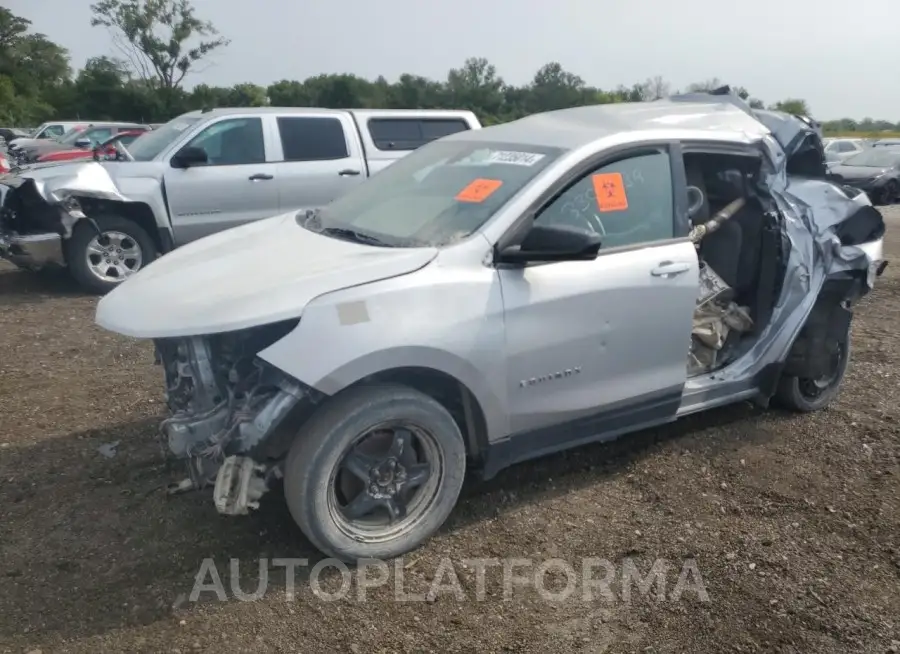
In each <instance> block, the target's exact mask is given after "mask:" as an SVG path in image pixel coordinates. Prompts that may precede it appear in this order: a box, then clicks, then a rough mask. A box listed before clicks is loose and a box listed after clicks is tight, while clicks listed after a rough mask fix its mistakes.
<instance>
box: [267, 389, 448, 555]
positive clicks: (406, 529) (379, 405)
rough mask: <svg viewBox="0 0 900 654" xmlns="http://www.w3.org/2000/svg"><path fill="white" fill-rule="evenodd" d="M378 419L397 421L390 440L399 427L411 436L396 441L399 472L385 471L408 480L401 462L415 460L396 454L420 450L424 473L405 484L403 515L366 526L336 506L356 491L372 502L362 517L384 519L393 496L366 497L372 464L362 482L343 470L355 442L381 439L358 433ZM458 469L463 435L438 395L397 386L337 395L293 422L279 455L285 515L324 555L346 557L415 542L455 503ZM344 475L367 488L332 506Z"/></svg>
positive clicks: (402, 550) (402, 548) (408, 547)
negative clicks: (423, 478)
mask: <svg viewBox="0 0 900 654" xmlns="http://www.w3.org/2000/svg"><path fill="white" fill-rule="evenodd" d="M385 423H400V424H401V427H403V429H400V430H399V431H397V432H394V433H393V434H391V436H390V437H389V438H386V439H385V440H386V441H390V442H391V443H393V444H396V443H397V441H398V438H400V437H399V436H398V434H402V433H403V432H404V431H406V432H408V433H409V434H411V435H412V436H411V438H410V439H409V441H410V442H416V443H417V447H414V448H404V449H405V451H404V453H403V454H402V455H401V456H400V457H399V460H400V461H401V463H398V464H397V466H398V467H397V470H403V471H404V472H402V473H394V472H391V473H390V474H391V476H393V475H394V474H397V475H398V477H396V478H397V479H399V478H401V477H402V476H403V475H406V476H407V478H408V479H409V480H411V479H412V478H413V476H414V472H409V473H407V472H406V469H407V468H408V470H409V471H415V470H417V469H420V468H421V467H422V464H421V463H419V464H417V466H416V467H413V466H412V465H408V462H404V458H403V457H406V456H411V455H412V454H416V455H417V456H418V455H421V454H422V453H423V452H431V454H432V460H430V469H431V475H430V476H429V478H428V481H427V482H424V483H422V485H421V486H418V487H413V488H412V489H410V490H407V491H405V492H406V493H409V494H411V502H410V505H409V512H408V513H407V514H406V516H405V518H404V517H402V516H401V518H399V519H396V520H397V521H396V522H395V523H394V526H393V527H392V526H391V524H387V525H382V526H377V525H376V526H366V525H364V524H363V523H362V522H361V521H355V520H351V519H350V518H348V517H346V515H345V513H344V511H346V510H348V509H349V508H350V507H351V506H352V505H353V503H354V502H356V501H359V500H360V498H363V501H368V502H369V503H372V502H376V503H377V508H376V509H375V510H374V511H373V512H372V514H371V516H369V517H368V518H367V519H369V520H373V521H374V520H375V516H376V515H377V516H378V517H379V518H381V519H382V520H384V521H386V519H387V515H388V511H387V506H388V504H389V503H390V502H392V501H393V500H390V499H387V500H385V499H384V498H380V499H378V500H373V499H371V498H372V496H371V495H370V494H369V492H368V489H370V488H376V489H380V488H383V487H381V486H378V487H376V486H375V482H374V481H373V480H374V479H375V477H372V476H371V475H373V474H375V473H373V472H372V470H373V469H367V470H368V474H369V475H370V476H369V478H368V479H369V481H367V482H365V483H363V482H361V481H358V480H357V477H359V478H362V477H361V476H359V475H357V474H351V473H350V472H349V470H351V469H352V470H354V471H355V470H358V468H356V467H354V466H352V465H350V464H349V463H348V462H350V461H351V459H353V454H354V453H356V452H359V451H360V448H364V447H368V445H366V444H367V443H368V444H372V443H376V444H377V441H378V439H379V438H382V437H380V436H377V435H375V436H371V437H366V436H363V440H362V441H360V437H361V435H365V434H367V433H371V432H370V430H371V429H372V428H373V427H375V426H379V425H384V424H385ZM423 434H425V435H427V436H423ZM426 441H427V447H426ZM373 447H374V446H373ZM417 448H418V449H417ZM389 454H390V453H389ZM379 456H380V455H379ZM426 458H427V457H426ZM373 460H374V459H373ZM381 460H382V461H384V459H381ZM342 464H343V465H342ZM348 466H349V467H348ZM404 466H406V468H404ZM392 469H393V468H392ZM465 472H466V447H465V443H464V441H463V436H462V434H461V433H460V429H459V426H458V425H457V424H456V421H455V420H454V419H453V417H452V416H451V415H450V413H449V412H448V411H447V410H446V409H445V408H444V407H443V406H442V405H441V404H440V403H439V402H437V401H436V400H434V399H433V398H431V397H430V396H428V395H425V394H424V393H420V392H419V391H416V390H414V389H412V388H409V387H407V386H403V385H398V384H384V385H378V386H364V387H359V388H353V389H349V390H347V391H345V392H344V393H343V394H341V395H338V396H337V397H335V398H334V399H333V400H332V401H331V402H329V403H328V404H326V405H325V406H323V407H322V408H321V409H320V410H319V411H318V412H317V413H316V414H314V415H313V416H312V417H311V418H310V420H309V421H308V422H307V423H306V424H305V425H304V426H303V427H302V428H301V431H300V433H299V434H298V435H297V437H296V439H295V440H294V443H293V445H292V446H291V449H290V451H289V452H288V455H287V458H286V461H285V467H284V494H285V500H286V501H287V505H288V509H289V510H290V512H291V516H292V517H293V518H294V520H295V521H296V523H297V525H298V526H299V527H300V529H301V531H302V532H303V534H304V535H305V536H306V537H307V538H308V539H309V540H310V542H311V543H312V544H313V545H314V546H315V547H316V548H317V549H319V550H320V551H321V552H323V553H324V554H326V555H328V556H331V557H334V558H336V559H340V560H342V561H346V562H355V561H357V560H359V559H364V558H374V559H379V560H385V559H391V558H394V557H397V556H400V555H403V554H406V553H407V552H410V551H412V550H414V549H416V548H417V547H418V546H419V545H421V544H422V543H423V542H424V541H425V540H427V539H428V538H430V537H431V536H432V535H433V534H434V533H435V532H436V531H437V530H438V529H439V528H440V527H441V525H442V524H443V523H444V521H445V520H446V519H447V517H448V516H449V515H450V512H451V511H452V510H453V507H454V506H455V505H456V501H457V499H458V498H459V493H460V490H461V489H462V485H463V480H464V477H465ZM348 477H349V482H350V483H357V484H359V485H360V486H365V487H366V489H367V490H364V491H362V492H361V493H360V494H358V495H357V494H356V493H351V494H348V495H347V497H348V498H349V497H351V496H352V497H354V500H348V502H347V505H346V506H345V507H340V506H339V500H340V498H339V493H340V489H339V486H341V485H342V483H347V481H348ZM378 483H382V480H380V479H379V481H378ZM401 489H402V487H401ZM382 502H383V503H384V504H383V505H382V504H381V503H382ZM395 508H396V507H395ZM379 530H380V531H379ZM392 530H393V532H392Z"/></svg>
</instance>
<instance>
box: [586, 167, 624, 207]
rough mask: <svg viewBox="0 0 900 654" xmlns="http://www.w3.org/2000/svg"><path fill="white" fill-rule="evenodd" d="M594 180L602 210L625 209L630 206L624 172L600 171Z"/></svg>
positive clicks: (598, 205) (595, 192) (598, 203)
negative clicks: (623, 176)
mask: <svg viewBox="0 0 900 654" xmlns="http://www.w3.org/2000/svg"><path fill="white" fill-rule="evenodd" d="M592 180H593V182H594V195H596V196H597V207H598V208H599V209H600V211H625V210H626V209H627V208H628V195H626V193H625V182H624V181H623V180H622V173H600V174H598V175H594V176H593V177H592Z"/></svg>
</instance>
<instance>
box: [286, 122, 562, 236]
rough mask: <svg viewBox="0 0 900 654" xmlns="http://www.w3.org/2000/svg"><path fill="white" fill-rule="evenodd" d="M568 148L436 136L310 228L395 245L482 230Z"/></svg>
mask: <svg viewBox="0 0 900 654" xmlns="http://www.w3.org/2000/svg"><path fill="white" fill-rule="evenodd" d="M563 152H565V150H563V149H560V148H547V147H538V146H532V145H525V144H521V143H516V144H512V143H493V142H482V141H466V140H449V141H444V140H440V141H434V142H432V143H429V144H428V145H425V146H423V147H421V148H419V149H418V150H416V151H414V152H412V153H410V154H408V155H406V156H405V157H403V158H402V159H399V160H397V162H395V163H393V164H391V165H390V166H388V167H387V168H385V169H384V170H382V171H381V172H379V173H377V174H375V175H373V176H372V178H371V179H369V180H368V181H367V182H365V183H364V184H359V185H358V186H355V187H354V188H353V189H352V190H351V191H349V192H347V193H346V194H344V195H342V196H340V197H339V198H338V199H336V200H335V201H333V202H332V203H331V204H329V205H327V206H326V207H324V208H323V209H322V210H321V211H319V212H318V213H316V214H315V215H311V216H310V217H309V218H308V219H305V220H303V219H301V220H300V221H299V222H300V223H301V224H302V225H303V226H304V227H306V228H307V229H310V230H312V231H318V232H321V233H323V234H326V235H328V234H329V232H330V233H331V235H334V236H336V237H338V238H342V237H343V238H353V235H352V234H348V232H347V231H346V230H352V232H354V233H355V235H356V237H357V240H360V241H366V242H370V243H372V244H375V245H386V246H391V247H423V246H435V247H440V246H444V245H450V244H451V243H455V242H457V241H459V240H461V239H464V238H466V237H467V236H469V235H470V234H472V233H474V232H475V231H477V230H478V229H479V228H480V227H481V226H482V225H483V224H484V223H485V222H487V221H488V219H489V218H491V216H493V215H494V214H495V213H496V212H497V211H498V210H499V209H500V207H502V206H503V205H504V204H506V202H507V201H509V200H510V198H512V197H513V195H515V194H516V193H517V192H519V191H520V190H521V189H523V188H524V187H525V186H526V185H527V184H528V183H529V182H530V181H531V180H532V179H534V178H535V177H536V176H537V175H538V173H540V172H541V171H542V170H544V169H545V168H546V167H547V166H548V165H549V164H550V163H551V162H553V161H554V160H556V159H557V158H558V157H559V156H560V155H561V154H562V153H563Z"/></svg>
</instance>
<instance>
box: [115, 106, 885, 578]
mask: <svg viewBox="0 0 900 654" xmlns="http://www.w3.org/2000/svg"><path fill="white" fill-rule="evenodd" d="M883 233H884V222H883V220H882V216H881V214H880V213H879V212H878V211H877V210H876V209H875V208H874V207H872V205H871V203H870V202H869V199H868V198H867V197H866V195H865V194H862V193H856V192H854V191H852V190H850V189H846V188H843V187H841V186H839V185H837V184H835V183H833V182H831V181H829V180H828V179H827V178H826V174H825V168H824V155H823V153H822V145H821V140H820V139H819V137H818V135H817V134H816V133H815V130H814V129H813V128H812V127H811V126H810V125H809V124H808V123H807V122H804V121H801V120H798V119H797V118H794V117H792V116H789V115H786V114H780V113H772V112H763V111H754V110H751V109H750V108H749V107H747V106H746V105H745V104H744V103H743V102H742V101H741V100H739V99H737V98H735V97H733V96H730V95H688V96H678V97H675V98H671V99H668V100H661V101H657V102H652V103H640V104H618V105H606V106H596V107H581V108H574V109H567V110H562V111H556V112H552V113H545V114H539V115H533V116H529V117H527V118H524V119H522V120H518V121H515V122H511V123H507V124H503V125H499V126H494V127H489V128H487V129H482V130H473V131H467V132H463V133H460V134H456V135H453V136H450V137H448V138H444V139H441V140H439V141H436V142H434V143H431V144H429V145H426V146H425V147H423V148H421V149H420V150H417V151H416V152H413V153H411V154H410V155H408V156H407V157H405V158H403V159H401V160H399V161H398V162H396V163H395V164H394V165H392V166H390V167H389V168H387V169H386V170H384V171H382V172H381V173H379V174H378V175H376V176H374V177H372V179H371V180H369V181H367V182H366V183H364V184H360V185H359V186H357V187H356V188H354V189H353V190H351V191H350V192H348V193H347V194H346V195H344V196H342V197H341V198H339V199H337V200H336V201H334V202H333V203H332V204H330V205H328V206H326V207H325V208H324V209H322V210H319V211H308V212H301V213H290V214H285V215H281V216H276V217H274V218H271V219H268V220H264V221H260V222H256V223H253V224H249V225H246V226H242V227H238V228H235V229H232V230H228V231H226V232H222V233H219V234H216V235H213V236H209V237H207V238H203V239H200V240H199V241H196V242H194V243H191V244H189V245H186V246H184V247H182V248H179V249H177V250H175V251H174V252H172V253H170V254H168V255H167V256H165V257H163V258H161V259H159V260H157V261H155V262H153V263H152V264H150V265H149V266H147V267H146V268H145V269H143V270H141V271H140V272H138V273H137V274H136V275H134V276H133V277H131V278H130V279H128V280H127V281H126V282H125V283H123V284H122V285H121V286H119V287H118V288H116V289H115V290H113V291H112V292H111V293H110V294H109V295H107V296H106V297H104V298H103V299H102V300H101V301H100V303H99V305H98V308H97V322H98V323H99V324H100V325H101V326H102V327H104V328H106V329H109V330H112V331H114V332H118V333H121V334H125V335H128V336H132V337H138V338H146V339H153V340H154V341H155V343H156V351H157V353H158V361H159V362H160V363H161V364H162V369H163V370H164V371H165V382H166V397H167V400H168V405H169V407H170V409H171V416H170V417H168V418H167V419H166V420H165V421H164V423H163V425H162V431H163V432H164V434H165V438H166V440H167V443H168V447H169V450H170V451H171V453H172V454H174V455H175V456H176V457H179V458H181V459H184V460H185V461H186V462H187V468H188V470H189V476H188V478H187V479H186V480H185V481H184V482H183V483H182V484H180V485H176V488H178V489H189V488H202V487H205V486H212V487H213V496H214V499H215V506H216V508H217V509H218V511H220V512H222V513H225V514H232V515H233V514H242V513H246V512H247V511H248V510H250V509H252V508H254V507H256V506H257V505H258V502H259V499H260V497H261V496H262V495H263V494H264V493H265V492H266V491H267V490H268V489H270V488H272V487H273V486H274V485H275V483H276V481H278V480H282V479H283V488H284V495H285V497H286V500H287V504H288V507H289V508H290V512H291V514H292V516H293V517H294V519H295V520H296V522H297V524H298V525H299V526H300V528H301V529H302V531H303V532H304V533H305V534H306V535H307V537H308V538H309V540H310V541H312V543H313V544H314V545H315V546H316V547H318V548H319V549H321V550H322V551H323V552H325V553H327V554H329V555H331V556H335V557H339V558H341V559H345V560H354V559H357V558H360V557H375V558H382V559H383V558H390V557H394V556H397V555H401V554H403V553H405V552H408V551H409V550H411V549H413V548H415V547H417V546H418V545H419V544H420V543H422V542H423V541H424V540H425V539H427V538H428V537H429V536H431V535H432V534H433V533H434V532H435V531H436V530H437V529H438V528H439V527H440V526H441V524H442V523H443V522H444V521H445V519H446V518H447V516H448V515H449V514H450V512H451V510H452V509H453V506H454V504H455V503H456V501H457V498H458V496H459V493H460V488H461V487H462V484H463V478H464V476H465V474H466V473H467V471H477V473H479V474H480V475H482V476H483V477H491V476H493V475H494V474H496V473H497V471H498V470H500V469H502V468H504V467H506V466H509V465H511V464H514V463H516V462H519V461H523V460H526V459H529V458H533V457H536V456H540V455H543V454H546V453H549V452H552V451H555V450H561V449H564V448H568V447H572V446H576V445H580V444H583V443H587V442H591V441H598V440H604V439H610V438H613V437H616V436H619V435H622V434H625V433H627V432H633V431H635V430H638V429H644V428H648V427H653V426H656V425H660V424H663V423H666V422H670V421H674V420H676V419H677V418H679V417H680V416H684V415H687V414H690V413H694V412H697V411H701V410H705V409H708V408H710V407H716V406H720V405H724V404H727V403H732V402H739V401H745V400H752V401H755V402H758V403H760V404H762V405H767V404H768V403H769V401H770V399H774V400H776V401H777V402H778V403H780V404H782V405H784V406H787V407H790V408H792V409H795V410H799V411H814V410H817V409H821V408H822V407H824V406H825V405H826V404H828V403H829V402H830V401H831V400H832V398H834V396H835V394H836V392H837V391H838V387H839V385H840V383H841V380H842V378H843V376H844V372H845V370H846V368H847V363H848V359H849V353H850V323H851V318H852V315H853V314H852V312H853V309H852V307H853V305H854V303H855V302H856V301H857V300H858V299H859V298H860V297H862V296H863V295H865V294H866V293H868V292H869V290H870V289H871V288H872V286H873V284H874V283H875V280H876V278H877V276H878V275H880V274H881V272H882V270H883V268H884V266H885V265H886V262H884V261H883V259H882V235H883Z"/></svg>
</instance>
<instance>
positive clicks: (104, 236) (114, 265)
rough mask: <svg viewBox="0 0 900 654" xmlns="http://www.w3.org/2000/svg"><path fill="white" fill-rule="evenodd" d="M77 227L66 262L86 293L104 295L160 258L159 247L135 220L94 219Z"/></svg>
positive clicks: (79, 222) (106, 217) (68, 246)
mask: <svg viewBox="0 0 900 654" xmlns="http://www.w3.org/2000/svg"><path fill="white" fill-rule="evenodd" d="M94 223H95V224H96V225H97V227H98V228H99V229H100V232H99V233H98V232H97V229H95V228H94V225H92V224H91V222H90V221H88V220H80V221H78V223H76V225H75V229H74V230H73V233H72V237H71V238H70V239H69V240H68V241H67V242H66V261H67V262H68V264H69V269H70V270H71V271H72V276H73V277H75V279H76V280H77V281H78V283H79V284H80V285H81V286H82V287H84V288H85V289H86V290H88V291H90V292H92V293H97V294H100V295H103V294H105V293H108V292H109V291H111V290H112V289H114V288H115V287H116V286H118V285H119V284H121V283H122V282H123V281H125V280H126V279H127V278H128V277H130V276H131V275H133V274H134V273H136V272H137V271H138V270H140V269H141V268H143V267H144V266H146V265H147V264H149V263H150V262H151V261H153V260H154V259H155V258H156V244H155V243H154V242H153V239H152V238H151V237H150V235H149V234H147V232H146V231H144V229H143V228H142V227H141V226H140V225H138V224H137V223H135V222H134V221H133V220H129V219H127V218H122V217H120V216H114V215H105V216H96V217H94Z"/></svg>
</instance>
